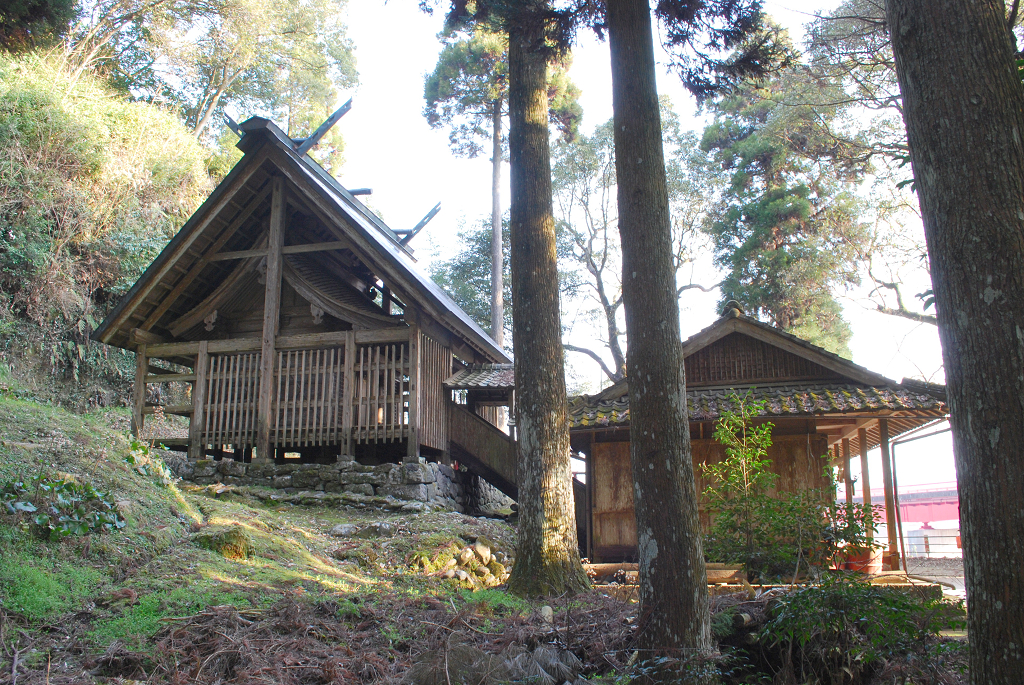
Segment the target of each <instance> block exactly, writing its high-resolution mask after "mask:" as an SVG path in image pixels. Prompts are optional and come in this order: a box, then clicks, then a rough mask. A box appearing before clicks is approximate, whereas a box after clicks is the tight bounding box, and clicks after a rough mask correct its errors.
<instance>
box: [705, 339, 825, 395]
mask: <svg viewBox="0 0 1024 685" xmlns="http://www.w3.org/2000/svg"><path fill="white" fill-rule="evenodd" d="M685 364H686V384H687V385H716V384H719V383H729V382H732V381H743V382H745V383H749V382H758V381H760V382H785V381H795V380H801V381H805V380H817V379H821V380H831V379H838V378H842V376H840V375H839V374H838V373H836V372H835V371H832V370H830V369H826V368H825V367H823V366H821V365H820V364H815V363H814V362H812V361H810V360H807V359H804V358H803V357H799V356H797V355H795V354H793V353H792V352H787V351H785V350H782V349H780V348H778V347H775V346H774V345H769V344H768V343H765V342H762V341H760V340H755V339H754V338H751V337H748V336H745V335H740V334H738V333H732V334H730V335H727V336H725V337H724V338H722V339H721V340H718V341H716V342H714V343H712V344H710V345H708V346H707V347H705V348H703V349H701V350H698V351H696V352H694V353H693V354H691V355H690V356H688V357H687V358H686V362H685Z"/></svg>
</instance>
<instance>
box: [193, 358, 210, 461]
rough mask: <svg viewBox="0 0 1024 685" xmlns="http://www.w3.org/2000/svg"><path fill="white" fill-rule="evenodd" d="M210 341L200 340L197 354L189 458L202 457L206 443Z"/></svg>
mask: <svg viewBox="0 0 1024 685" xmlns="http://www.w3.org/2000/svg"><path fill="white" fill-rule="evenodd" d="M209 351H210V343H209V342H208V341H206V340H201V341H200V342H199V353H198V355H197V356H196V366H195V369H196V382H195V383H194V384H193V385H192V407H193V410H192V420H191V421H189V424H188V458H189V459H201V458H202V456H203V452H204V450H205V447H206V445H204V444H202V439H203V428H204V426H203V423H204V421H206V383H207V380H206V375H207V372H208V367H209V366H210V361H209V360H210V355H209Z"/></svg>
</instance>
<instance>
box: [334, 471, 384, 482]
mask: <svg viewBox="0 0 1024 685" xmlns="http://www.w3.org/2000/svg"><path fill="white" fill-rule="evenodd" d="M338 476H339V482H341V483H342V484H344V485H355V484H357V483H369V484H370V485H384V483H386V482H387V476H384V475H383V474H380V473H372V472H371V473H359V472H358V471H347V472H346V471H342V472H341V473H339V474H338Z"/></svg>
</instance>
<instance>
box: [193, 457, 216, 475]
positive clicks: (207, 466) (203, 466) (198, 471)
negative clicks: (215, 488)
mask: <svg viewBox="0 0 1024 685" xmlns="http://www.w3.org/2000/svg"><path fill="white" fill-rule="evenodd" d="M216 473H217V463H216V462H214V461H213V460H212V459H200V460H199V461H197V462H196V465H195V468H194V469H193V477H194V478H211V477H213V476H214V475H215V474H216Z"/></svg>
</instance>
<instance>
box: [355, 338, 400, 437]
mask: <svg viewBox="0 0 1024 685" xmlns="http://www.w3.org/2000/svg"><path fill="white" fill-rule="evenodd" d="M355 356H356V360H355V368H354V381H355V402H354V409H355V421H354V426H353V429H354V430H353V434H352V439H353V440H354V441H355V442H396V441H399V440H404V439H405V438H407V437H408V436H409V393H410V384H409V367H410V364H409V345H408V343H399V344H391V345H360V346H357V348H356V353H355Z"/></svg>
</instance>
